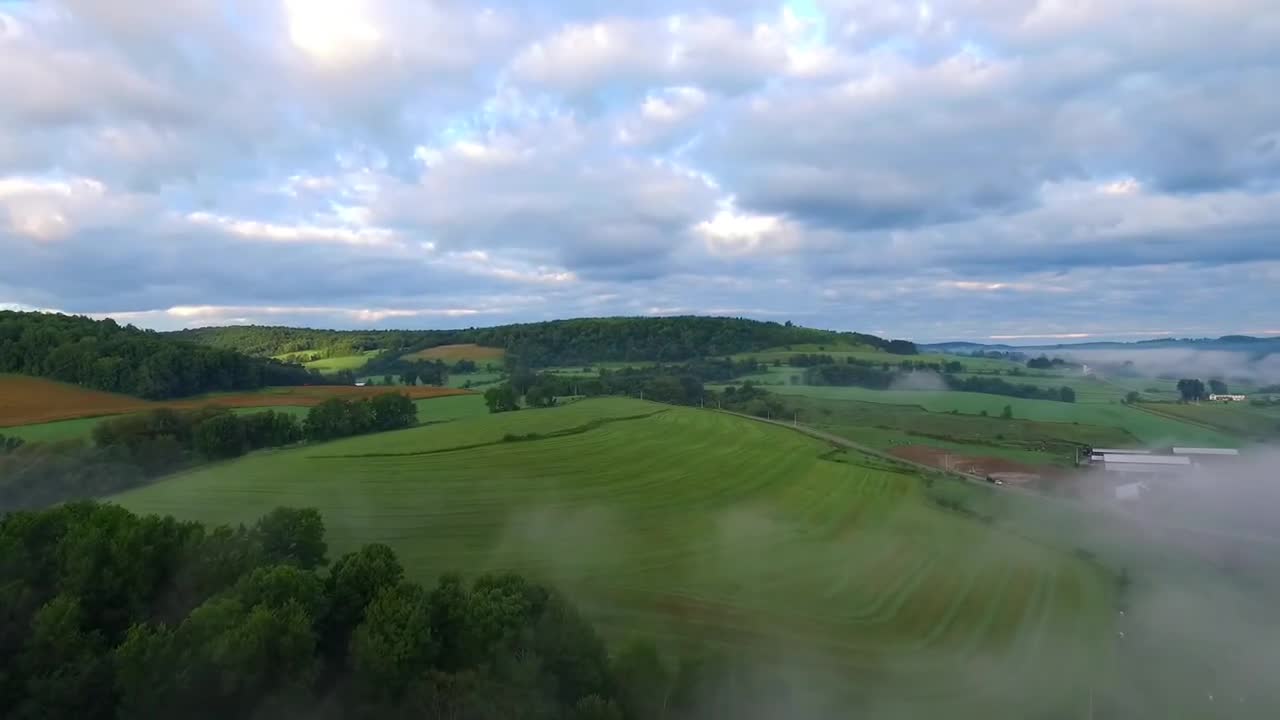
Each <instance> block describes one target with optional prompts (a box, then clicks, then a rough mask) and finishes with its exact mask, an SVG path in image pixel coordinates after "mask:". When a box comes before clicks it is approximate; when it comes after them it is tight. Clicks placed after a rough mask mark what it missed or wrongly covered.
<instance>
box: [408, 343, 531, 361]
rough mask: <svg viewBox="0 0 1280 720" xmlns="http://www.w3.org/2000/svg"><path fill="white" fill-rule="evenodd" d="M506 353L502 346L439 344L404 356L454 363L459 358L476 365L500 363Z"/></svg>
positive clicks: (410, 358)
mask: <svg viewBox="0 0 1280 720" xmlns="http://www.w3.org/2000/svg"><path fill="white" fill-rule="evenodd" d="M506 354H507V351H506V350H503V349H502V348H491V347H482V346H480V345H474V344H470V343H468V344H464V345H439V346H437V347H433V348H427V349H426V350H419V351H418V352H416V353H410V354H408V355H406V356H405V358H406V359H409V360H443V361H445V362H447V363H455V362H458V361H459V360H471V361H472V362H474V363H476V364H477V365H486V364H500V363H501V362H502V358H503V357H505V356H506Z"/></svg>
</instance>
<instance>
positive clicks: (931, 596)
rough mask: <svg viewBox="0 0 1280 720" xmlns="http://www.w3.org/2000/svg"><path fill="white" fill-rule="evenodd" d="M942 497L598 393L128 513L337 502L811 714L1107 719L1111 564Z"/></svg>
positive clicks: (335, 549)
mask: <svg viewBox="0 0 1280 720" xmlns="http://www.w3.org/2000/svg"><path fill="white" fill-rule="evenodd" d="M450 400H454V399H451V398H446V399H445V400H443V401H442V400H432V401H430V402H431V403H440V402H447V401H450ZM459 402H461V401H460V400H459ZM942 484H947V485H951V484H957V483H956V482H955V481H941V480H937V481H932V484H926V483H925V482H924V481H923V480H922V479H921V478H920V477H918V476H916V475H914V474H912V473H910V472H908V471H903V470H900V469H897V468H896V467H894V466H890V465H886V464H884V463H883V462H880V461H874V460H871V459H869V458H864V457H861V456H858V455H854V454H850V453H842V452H838V451H836V450H833V449H832V448H830V447H829V446H827V445H826V444H824V443H822V442H819V441H817V440H814V439H812V438H809V437H807V436H804V435H801V434H799V433H795V432H793V431H791V430H788V429H786V428H780V427H776V426H771V425H766V424H763V423H756V422H753V421H750V420H745V419H740V418H736V417H731V416H726V415H723V414H719V413H713V412H708V411H699V410H696V409H688V408H676V407H668V406H664V405H658V404H653V403H643V402H639V401H634V400H623V399H598V400H586V401H581V402H577V403H573V404H570V405H567V406H563V407H559V408H554V409H549V410H525V411H520V412H515V413H505V414H500V415H485V416H479V417H469V418H467V417H464V418H462V419H458V420H455V421H453V422H449V423H444V424H438V425H427V426H424V427H419V428H414V429H410V430H404V431H398V432H392V433H384V434H379V435H372V436H365V437H360V438H351V439H347V440H341V441H337V442H333V443H328V444H323V445H316V446H308V447H302V448H297V449H291V450H284V451H275V452H269V453H260V454H255V455H252V456H249V457H246V458H242V459H240V460H237V461H234V462H229V463H224V464H219V465H215V466H210V467H206V468H203V469H199V470H196V471H193V472H188V473H185V474H182V475H178V476H175V477H172V478H169V479H167V480H164V481H161V482H158V483H155V484H153V485H151V486H148V487H145V488H140V489H137V490H134V491H131V492H128V493H125V494H123V495H120V496H118V497H116V498H115V500H116V501H118V502H120V503H121V504H123V505H125V506H126V507H128V508H130V509H132V510H135V511H139V512H157V513H164V514H173V515H175V516H178V517H182V518H188V519H196V520H201V521H205V522H211V523H227V522H230V523H236V522H250V521H252V520H253V519H254V518H256V517H258V516H260V515H261V514H263V513H264V512H266V511H267V510H269V509H271V508H273V507H276V506H278V505H292V506H311V507H317V508H319V509H320V510H321V512H322V513H323V514H324V517H325V520H326V524H327V526H328V528H329V534H328V535H329V541H330V545H331V549H330V554H331V555H337V554H339V553H342V552H345V551H347V550H350V549H352V548H354V547H356V546H358V545H360V544H363V543H369V542H385V543H388V544H390V545H391V546H392V547H394V548H395V549H396V551H397V553H398V555H399V556H400V558H401V559H402V560H403V561H404V563H405V565H406V568H407V569H408V571H409V573H410V574H411V575H412V576H413V577H414V578H417V579H423V580H429V579H432V578H434V577H435V576H436V575H438V574H439V573H441V572H445V571H450V570H459V571H462V572H464V573H466V574H469V575H474V574H477V573H480V572H484V571H487V570H504V569H512V570H518V571H520V572H523V573H526V574H528V575H531V576H533V577H537V578H540V579H543V580H546V581H549V582H551V583H553V584H555V585H556V586H557V587H559V588H561V589H562V590H564V591H565V592H566V593H568V594H569V595H570V596H571V597H572V598H573V599H575V600H576V602H577V603H578V604H579V605H580V607H582V608H583V610H584V612H586V613H587V615H588V616H589V617H590V618H591V619H592V621H593V622H594V623H596V625H597V627H599V628H600V630H601V631H602V632H603V633H604V634H605V636H606V638H608V639H609V640H611V641H623V640H627V639H630V638H633V637H637V636H639V637H644V638H649V639H655V640H657V641H658V642H659V643H660V645H661V646H662V647H664V648H672V649H677V648H681V647H685V646H689V645H701V646H711V647H713V648H719V649H720V650H723V651H727V652H730V653H733V654H735V655H736V656H740V657H743V658H753V659H756V660H757V661H758V662H760V663H765V664H767V667H771V668H776V669H777V672H778V673H786V674H788V675H789V676H792V677H796V678H799V679H802V680H803V681H804V682H803V683H801V684H802V685H803V687H805V688H806V689H807V692H806V694H805V697H804V698H803V699H800V700H801V701H803V702H804V704H805V705H804V708H805V712H806V713H807V715H806V716H812V717H837V716H838V717H885V718H890V717H891V718H908V717H951V718H986V717H992V716H999V717H1028V718H1031V717H1034V718H1049V717H1086V716H1087V715H1086V713H1087V712H1088V711H1089V707H1090V703H1091V696H1092V695H1093V693H1094V691H1095V689H1098V690H1099V691H1100V689H1101V688H1104V687H1107V683H1109V682H1112V681H1111V680H1109V678H1111V677H1112V671H1113V669H1114V664H1113V660H1114V656H1115V650H1114V637H1115V632H1114V629H1113V624H1114V622H1115V613H1114V607H1115V602H1116V598H1115V594H1114V593H1115V585H1114V580H1113V577H1112V575H1111V574H1109V573H1108V572H1107V571H1106V570H1104V569H1103V568H1102V567H1101V566H1099V565H1098V564H1097V563H1094V562H1091V561H1089V560H1088V559H1086V558H1083V557H1081V556H1080V555H1079V554H1078V553H1074V552H1072V551H1071V545H1070V544H1067V545H1062V546H1057V547H1055V546H1053V545H1051V544H1049V543H1046V542H1044V541H1042V540H1040V539H1037V538H1033V537H1028V536H1027V535H1025V534H1024V533H1021V532H1012V531H1006V530H1005V529H1004V528H1003V523H1002V522H996V523H991V522H990V520H989V519H988V520H987V521H985V522H984V521H982V520H981V518H980V517H978V516H977V515H975V514H974V513H972V512H971V511H969V510H967V509H966V508H965V507H964V506H963V505H958V504H953V505H952V509H944V508H943V507H941V506H940V505H938V504H937V502H935V500H936V498H935V497H934V493H936V492H939V490H940V488H939V486H940V485H942ZM962 490H963V488H962ZM964 491H965V492H967V490H964ZM975 504H977V503H976V501H975ZM1032 526H1034V523H1032Z"/></svg>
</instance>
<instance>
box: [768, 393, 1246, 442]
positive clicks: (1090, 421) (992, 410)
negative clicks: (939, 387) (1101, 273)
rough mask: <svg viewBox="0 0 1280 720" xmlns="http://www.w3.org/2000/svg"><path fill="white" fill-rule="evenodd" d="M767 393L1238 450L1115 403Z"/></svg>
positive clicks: (1205, 431) (1216, 436) (1214, 434)
mask: <svg viewBox="0 0 1280 720" xmlns="http://www.w3.org/2000/svg"><path fill="white" fill-rule="evenodd" d="M769 390H770V391H772V392H774V393H777V394H778V395H784V396H787V395H794V396H804V397H814V398H826V399H832V400H859V401H862V402H869V403H885V404H889V405H908V406H911V405H914V406H918V407H920V408H923V409H924V410H927V411H929V412H934V413H950V412H952V411H955V412H957V413H960V414H963V415H979V414H981V413H982V412H983V411H984V410H985V411H986V412H987V414H988V415H990V416H999V415H1000V414H1001V412H1002V410H1003V409H1004V407H1005V406H1006V405H1008V406H1009V407H1010V408H1012V410H1013V416H1014V417H1015V418H1018V419H1023V420H1035V421H1037V422H1050V423H1080V424H1081V425H1096V426H1100V427H1114V428H1121V429H1123V430H1126V431H1127V432H1129V433H1130V434H1131V435H1133V436H1134V437H1135V438H1136V439H1137V440H1138V441H1139V442H1142V443H1146V444H1152V445H1168V444H1173V443H1186V444H1202V445H1210V446H1223V447H1238V446H1239V444H1240V441H1239V440H1238V439H1235V438H1232V437H1230V436H1228V435H1226V434H1224V433H1221V432H1218V431H1216V430H1212V429H1209V428H1205V427H1200V426H1196V425H1191V424H1188V423H1184V422H1179V421H1178V420H1175V419H1172V418H1165V417H1160V416H1157V415H1154V414H1152V413H1148V412H1143V411H1142V410H1139V409H1137V408H1132V407H1129V406H1127V405H1123V404H1121V403H1114V404H1112V403H1062V402H1053V401H1050V400H1026V399H1023V398H1012V397H1004V396H1002V395H988V394H985V393H967V392H951V391H945V390H943V391H924V390H868V389H865V388H858V387H815V386H810V385H786V386H778V387H771V388H769Z"/></svg>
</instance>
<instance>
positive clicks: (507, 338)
mask: <svg viewBox="0 0 1280 720" xmlns="http://www.w3.org/2000/svg"><path fill="white" fill-rule="evenodd" d="M172 335H173V336H174V337H177V338H180V339H185V340H192V341H195V342H200V343H204V344H207V345H211V346H213V347H220V348H233V349H237V350H240V351H241V352H246V353H251V354H255V355H280V354H284V353H289V352H299V351H304V350H311V351H317V352H321V353H332V352H334V349H335V348H343V349H345V348H350V349H351V350H352V351H353V352H354V351H364V350H376V349H382V350H391V351H395V352H394V353H388V355H393V354H400V353H403V352H409V351H416V350H423V349H427V348H430V347H435V346H438V345H446V344H454V343H475V344H478V345H483V346H486V347H495V348H503V349H505V350H506V351H507V354H508V356H509V362H511V363H514V364H519V365H523V366H525V367H533V368H536V367H554V366H561V365H582V364H586V363H592V362H618V361H642V360H643V361H662V362H679V361H684V360H691V359H694V358H699V357H713V356H719V355H732V354H736V353H744V352H757V351H760V350H764V349H766V348H773V347H781V346H785V345H795V344H804V343H830V344H836V343H856V344H861V345H866V346H869V347H874V348H879V349H882V350H885V351H887V352H891V353H894V354H900V355H913V354H915V353H916V347H915V345H914V344H913V343H910V342H908V341H905V340H893V341H889V340H885V339H883V338H879V337H876V336H874V335H865V334H862V333H853V332H833V331H829V330H815V329H811V328H803V327H799V326H797V325H793V324H792V323H789V322H788V323H775V322H760V321H756V320H746V319H742V318H723V317H693V316H682V317H625V318H587V319H577V320H554V321H550V322H539V323H527V324H518V325H503V326H499V327H492V328H468V329H465V330H425V331H410V330H405V331H372V332H371V331H351V332H343V331H333V330H296V329H292V328H278V327H225V328H201V329H196V330H184V331H181V332H178V333H173V334H172ZM394 363H395V358H394V357H387V358H385V359H375V360H374V361H373V362H371V363H370V365H369V370H370V372H371V373H373V374H380V373H382V372H384V368H385V371H386V372H393V371H394V367H393V366H394Z"/></svg>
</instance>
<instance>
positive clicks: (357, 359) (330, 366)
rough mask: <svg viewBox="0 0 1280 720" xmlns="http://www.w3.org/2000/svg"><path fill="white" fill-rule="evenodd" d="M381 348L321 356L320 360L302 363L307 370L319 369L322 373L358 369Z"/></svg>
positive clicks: (379, 351) (375, 355)
mask: <svg viewBox="0 0 1280 720" xmlns="http://www.w3.org/2000/svg"><path fill="white" fill-rule="evenodd" d="M381 352H382V351H381V350H369V351H367V352H365V353H363V354H361V355H347V356H344V357H333V358H323V359H321V360H312V361H311V362H308V363H303V365H305V366H306V367H307V369H309V370H319V371H320V372H322V373H336V372H338V371H339V370H359V369H360V368H362V367H364V366H365V365H366V364H368V362H369V361H370V360H372V359H373V358H375V357H377V356H378V355H379V354H380V353H381Z"/></svg>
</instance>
